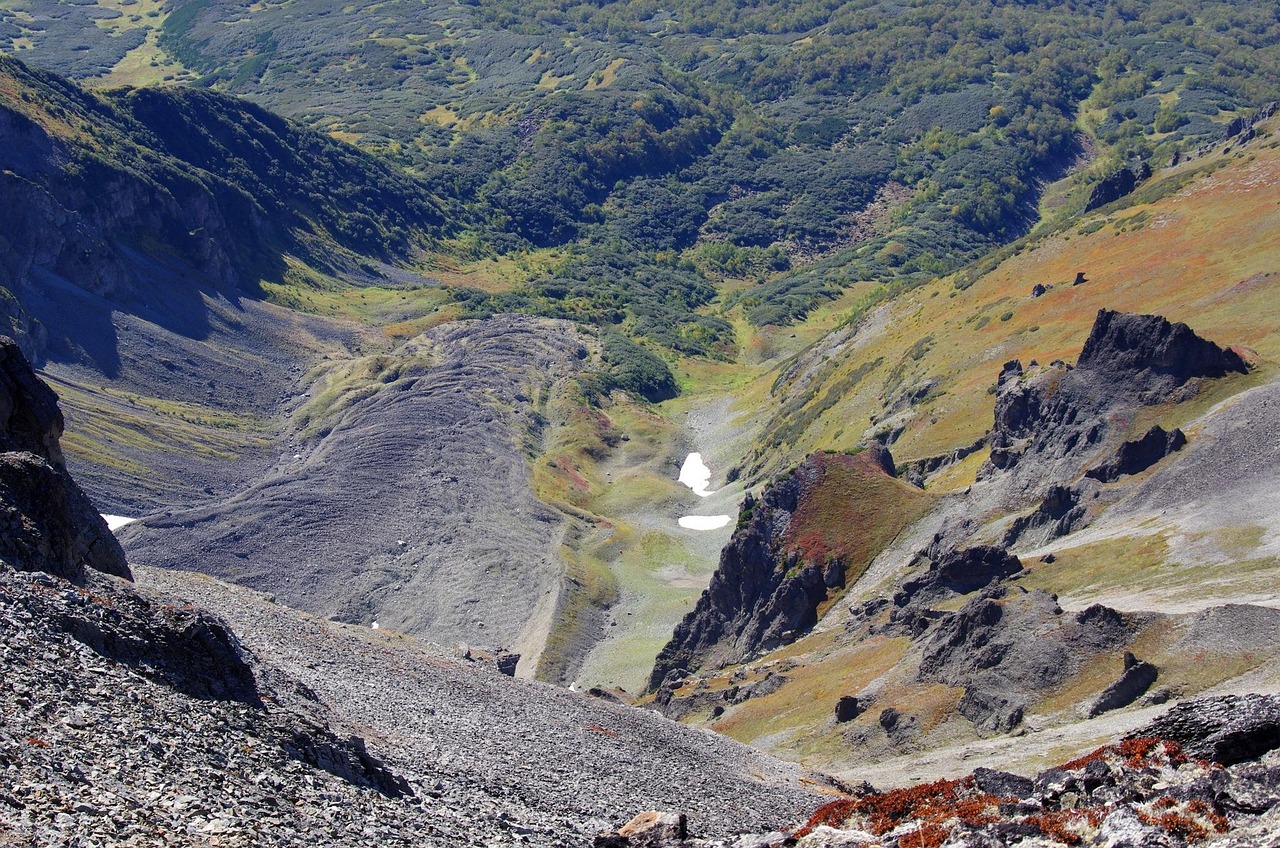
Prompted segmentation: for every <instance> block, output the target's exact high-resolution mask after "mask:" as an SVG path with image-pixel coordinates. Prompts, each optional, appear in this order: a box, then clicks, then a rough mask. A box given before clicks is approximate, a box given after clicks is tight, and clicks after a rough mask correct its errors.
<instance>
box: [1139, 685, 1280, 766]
mask: <svg viewBox="0 0 1280 848" xmlns="http://www.w3.org/2000/svg"><path fill="white" fill-rule="evenodd" d="M1132 735H1133V736H1135V737H1138V736H1154V737H1159V738H1161V739H1172V740H1173V741H1175V742H1178V743H1179V744H1181V745H1182V747H1183V748H1184V749H1185V750H1186V752H1187V753H1188V754H1190V755H1191V756H1193V757H1201V758H1203V759H1206V760H1212V761H1213V762H1216V763H1222V764H1223V765H1234V764H1236V763H1241V762H1244V761H1246V760H1252V759H1256V758H1257V757H1260V756H1262V755H1263V754H1265V753H1267V752H1268V751H1272V750H1275V749H1276V748H1280V696H1277V695H1258V694H1251V695H1220V696H1217V697H1211V698H1197V699H1196V700H1194V701H1188V702H1186V703H1182V704H1178V705H1177V706H1175V707H1174V708H1172V709H1171V710H1169V711H1168V712H1166V713H1165V714H1164V715H1162V716H1160V717H1159V718H1157V719H1156V720H1155V721H1153V722H1151V723H1150V724H1148V725H1146V726H1145V727H1143V728H1142V729H1141V730H1138V731H1136V732H1135V733H1134V734H1132Z"/></svg>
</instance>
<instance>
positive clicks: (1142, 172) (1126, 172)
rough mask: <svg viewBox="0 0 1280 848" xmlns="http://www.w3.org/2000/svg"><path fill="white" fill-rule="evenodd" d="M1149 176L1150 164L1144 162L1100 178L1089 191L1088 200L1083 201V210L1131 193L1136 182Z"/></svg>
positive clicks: (1094, 207) (1105, 203)
mask: <svg viewBox="0 0 1280 848" xmlns="http://www.w3.org/2000/svg"><path fill="white" fill-rule="evenodd" d="M1150 176H1151V166H1150V165H1148V164H1147V163H1146V162H1142V163H1141V164H1139V165H1137V166H1135V167H1134V168H1121V169H1120V170H1118V171H1116V172H1115V173H1113V174H1109V175H1107V176H1106V177H1104V178H1103V179H1102V181H1101V182H1099V183H1098V184H1097V185H1095V186H1094V187H1093V190H1092V191H1090V192H1089V200H1088V201H1087V202H1086V203H1085V206H1084V211H1086V212H1092V211H1093V210H1094V209H1097V208H1098V207H1100V206H1106V205H1107V204H1108V203H1113V202H1115V201H1117V200H1119V199H1120V198H1122V197H1124V196H1126V195H1129V194H1132V193H1133V190H1134V189H1135V188H1137V187H1138V183H1140V182H1142V181H1143V180H1145V179H1147V178H1148V177H1150Z"/></svg>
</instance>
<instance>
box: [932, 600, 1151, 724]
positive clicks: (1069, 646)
mask: <svg viewBox="0 0 1280 848" xmlns="http://www.w3.org/2000/svg"><path fill="white" fill-rule="evenodd" d="M1140 624H1141V618H1140V617H1134V616H1125V615H1122V614H1120V613H1117V612H1115V611H1114V610H1110V609H1107V608H1106V607H1090V608H1089V609H1087V610H1084V611H1082V612H1080V613H1078V614H1075V615H1072V614H1069V613H1065V612H1063V610H1062V608H1061V607H1059V606H1058V604H1057V599H1056V598H1055V597H1054V596H1052V595H1050V594H1049V593H1048V592H1045V591H1043V590H1039V589H1037V590H1035V591H1032V592H1025V591H1023V590H1020V589H1013V590H1009V589H1006V588H1004V587H993V588H990V589H987V590H986V591H984V592H983V593H982V594H980V595H978V596H977V597H975V598H974V599H972V600H970V601H969V602H968V603H966V604H965V605H964V606H963V607H962V608H961V609H960V610H959V611H958V612H956V613H954V614H951V615H948V616H947V617H945V618H943V619H941V620H940V621H939V623H938V624H937V625H936V626H935V627H934V628H933V630H932V632H931V635H930V636H929V637H928V640H927V641H926V642H925V644H924V650H923V653H922V654H921V658H920V668H919V677H920V679H921V680H933V681H938V682H942V683H946V684H947V685H949V686H963V687H965V695H964V698H963V700H964V702H965V703H966V707H965V708H964V709H962V710H961V714H962V715H965V717H966V718H969V719H970V721H972V722H973V723H974V724H975V726H977V727H978V728H979V729H980V730H986V731H992V732H1004V731H1007V730H1008V729H1010V728H1011V727H1013V726H1015V725H1016V724H1017V723H1018V721H1020V720H1021V714H1022V708H1023V707H1024V706H1025V705H1027V704H1028V703H1030V702H1031V701H1032V700H1034V699H1036V698H1038V697H1039V696H1040V695H1041V694H1042V693H1044V692H1046V691H1048V690H1050V689H1051V688H1053V687H1054V686H1056V685H1058V684H1060V683H1062V682H1063V681H1065V680H1066V679H1068V678H1069V677H1070V676H1071V675H1072V674H1074V673H1075V671H1076V670H1077V669H1078V668H1079V667H1080V665H1081V664H1082V663H1083V662H1084V661H1085V660H1087V659H1091V658H1092V657H1094V656H1096V655H1097V654H1098V653H1099V652H1102V651H1107V650H1116V649H1118V648H1120V647H1121V646H1123V645H1124V644H1126V643H1127V642H1128V641H1129V640H1130V639H1132V638H1133V635H1134V633H1135V632H1136V631H1137V629H1138V628H1139V626H1140ZM1029 634H1035V637H1034V638H1029ZM1144 689H1145V687H1144ZM1135 697H1136V695H1135ZM1130 700H1132V699H1130Z"/></svg>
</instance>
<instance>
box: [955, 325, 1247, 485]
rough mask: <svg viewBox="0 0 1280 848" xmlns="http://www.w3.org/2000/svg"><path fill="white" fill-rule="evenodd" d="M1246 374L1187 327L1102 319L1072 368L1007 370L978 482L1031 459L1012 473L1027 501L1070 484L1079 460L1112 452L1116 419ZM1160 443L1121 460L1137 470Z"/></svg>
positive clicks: (1239, 362)
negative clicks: (1206, 383)
mask: <svg viewBox="0 0 1280 848" xmlns="http://www.w3.org/2000/svg"><path fill="white" fill-rule="evenodd" d="M1247 370H1248V367H1247V365H1246V363H1245V362H1244V360H1243V359H1242V358H1241V357H1240V356H1239V355H1238V354H1237V353H1235V352H1234V351H1232V350H1225V349H1223V348H1221V347H1219V346H1218V345H1216V344H1214V343H1213V342H1210V341H1207V340H1205V339H1202V338H1201V337H1199V336H1197V335H1196V334H1195V333H1194V332H1192V330H1191V329H1190V328H1189V327H1188V326H1187V325H1185V324H1173V323H1170V322H1169V321H1167V320H1165V319H1164V318H1162V317H1160V316H1158V315H1131V314H1126V313H1119V312H1112V311H1110V310H1106V309H1103V310H1100V311H1099V312H1098V315H1097V318H1096V320H1095V321H1094V325H1093V329H1092V330H1091V332H1090V334H1089V338H1088V340H1087V341H1086V342H1085V345H1084V348H1083V350H1082V351H1081V353H1080V358H1079V360H1078V362H1077V364H1076V366H1075V367H1072V366H1070V365H1067V364H1066V363H1064V362H1062V361H1056V362H1053V363H1051V364H1050V365H1048V366H1042V367H1033V368H1032V369H1030V370H1027V369H1024V368H1023V366H1022V363H1020V362H1018V361H1016V360H1015V361H1012V362H1008V363H1006V364H1005V366H1004V368H1003V370H1002V371H1001V373H1000V377H999V380H998V382H997V387H996V402H995V414H994V423H993V425H992V428H991V433H990V440H989V443H990V447H991V456H990V460H989V461H988V463H987V464H986V465H985V466H984V467H983V469H982V470H981V471H980V472H979V476H980V477H982V478H983V479H986V478H990V477H992V476H994V475H995V474H997V473H999V472H1009V471H1013V470H1015V469H1019V466H1020V464H1022V463H1023V462H1024V460H1028V459H1033V460H1034V461H1032V462H1030V464H1029V466H1028V467H1027V468H1025V469H1024V470H1020V471H1019V472H1018V475H1017V479H1018V480H1020V481H1021V483H1020V486H1015V488H1023V489H1026V490H1028V492H1027V493H1030V490H1033V489H1038V490H1039V491H1044V486H1045V484H1046V483H1048V484H1050V485H1053V484H1057V485H1068V484H1070V483H1071V482H1072V481H1074V480H1075V479H1076V478H1077V476H1078V475H1079V470H1078V469H1079V465H1080V463H1081V461H1082V460H1086V461H1087V460H1089V459H1090V458H1091V457H1093V456H1095V455H1096V454H1098V453H1099V452H1100V451H1102V450H1103V449H1105V447H1106V446H1107V445H1108V444H1115V441H1116V440H1117V434H1116V433H1115V432H1114V430H1115V426H1116V425H1115V423H1114V420H1115V418H1116V416H1117V414H1118V413H1121V412H1123V411H1125V410H1127V409H1133V408H1136V407H1138V406H1141V405H1145V404H1154V403H1163V402H1166V401H1168V400H1180V399H1185V398H1188V397H1191V396H1192V395H1194V394H1195V392H1196V390H1197V383H1198V381H1199V380H1201V379H1206V378H1215V377H1222V376H1225V375H1227V374H1232V373H1244V372H1246V371H1247ZM1161 432H1163V431H1161ZM1158 436H1159V434H1154V435H1153V434H1151V433H1149V434H1148V436H1147V437H1144V438H1143V439H1142V440H1139V441H1140V442H1142V444H1141V445H1140V446H1135V447H1132V448H1128V449H1123V448H1122V449H1120V450H1119V453H1118V454H1117V456H1119V455H1120V454H1123V455H1124V456H1125V457H1126V458H1125V460H1124V462H1126V463H1130V464H1137V463H1138V462H1139V460H1141V459H1144V458H1148V457H1149V456H1150V451H1154V450H1155V448H1156V447H1158V446H1157V445H1156V444H1155V441H1156V440H1157V438H1158ZM1148 437H1149V438H1150V439H1151V444H1147V439H1148ZM1170 438H1171V440H1169V441H1166V447H1167V448H1168V449H1173V448H1172V445H1173V444H1175V443H1176V442H1177V437H1176V436H1171V437H1170ZM1093 461H1094V462H1096V460H1093ZM1126 467H1128V466H1126ZM1100 473H1104V472H1100ZM1106 473H1109V472H1106Z"/></svg>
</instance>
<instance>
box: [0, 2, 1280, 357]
mask: <svg viewBox="0 0 1280 848" xmlns="http://www.w3.org/2000/svg"><path fill="white" fill-rule="evenodd" d="M22 5H23V8H28V9H35V8H43V7H44V6H45V5H47V0H22ZM59 8H60V9H63V11H62V12H61V13H60V14H62V15H63V16H64V17H66V16H67V15H72V16H74V15H76V14H84V15H89V14H90V11H91V10H93V9H97V8H99V7H96V6H92V7H80V6H77V7H72V9H73V10H74V9H80V10H81V11H80V12H75V11H67V10H66V9H64V8H63V7H61V6H59ZM3 15H4V16H3V18H2V19H0V38H3V37H4V36H6V35H7V36H8V37H9V38H10V39H15V38H20V37H25V38H30V39H32V41H33V42H34V43H35V49H33V50H31V51H27V53H28V54H29V55H31V56H33V57H35V58H38V59H39V60H41V61H43V62H45V63H47V64H48V65H50V66H52V67H55V68H61V69H63V70H68V71H72V72H77V73H81V74H88V73H91V72H92V69H91V68H89V67H88V66H87V65H86V62H85V57H84V56H82V55H80V54H81V53H84V52H85V51H76V50H73V49H72V47H73V46H68V45H67V44H61V45H60V44H58V43H55V41H56V40H55V39H54V37H53V36H54V34H55V33H56V32H58V31H61V30H59V29H58V27H59V26H61V24H57V25H51V28H50V29H48V31H47V32H46V33H45V34H44V35H41V33H39V32H36V31H34V30H33V29H32V26H33V25H30V24H24V23H23V20H22V19H21V18H19V17H15V16H14V15H13V14H12V13H11V12H7V13H3ZM59 20H62V19H61V18H60V19H59ZM154 23H155V22H154V20H151V21H150V22H149V20H148V19H145V18H143V19H141V20H140V21H139V22H138V23H137V26H138V27H145V26H148V25H154ZM132 31H133V30H130V29H128V28H127V27H126V28H124V29H123V30H121V38H122V39H123V38H125V37H126V36H128V33H130V32H132ZM128 37H129V38H133V36H128ZM127 43H132V42H126V41H121V43H120V45H118V46H120V47H125V46H126V44H127ZM95 44H96V42H95ZM160 44H161V45H162V46H163V47H164V48H165V49H166V50H167V51H168V52H169V53H170V54H172V55H173V56H175V57H176V58H177V59H179V60H180V61H181V62H182V63H183V64H184V65H185V66H186V67H187V68H190V69H192V70H193V71H195V72H197V73H198V74H199V75H200V84H201V85H205V86H210V87H214V88H218V89H223V90H227V91H230V92H234V93H239V94H244V95H247V96H249V97H251V98H254V99H256V100H258V101H259V102H262V103H264V104H267V105H269V106H270V107H272V108H275V109H278V110H281V111H283V112H284V113H286V114H288V115H290V116H292V117H295V118H297V119H300V120H301V121H303V122H305V123H309V124H311V125H313V126H315V127H318V128H321V129H324V130H327V131H329V132H332V133H335V134H338V135H339V137H342V138H349V139H350V140H353V141H355V142H356V143H357V144H358V145H360V146H362V147H363V148H365V149H366V150H367V151H370V152H373V153H375V154H377V155H380V156H383V157H385V158H387V159H388V160H390V161H392V162H394V163H396V164H398V165H399V166H400V167H401V168H402V169H404V171H405V172H406V173H408V174H411V175H413V176H414V177H416V179H417V181H418V183H419V184H420V185H422V186H424V188H423V190H422V194H423V196H424V197H425V198H428V200H426V201H424V203H426V205H425V206H423V207H421V208H419V209H415V208H409V207H404V208H400V209H397V210H395V212H394V214H393V215H392V220H390V221H382V222H379V223H377V225H375V224H374V223H373V222H371V221H370V220H369V215H370V214H372V213H374V211H375V209H376V208H378V206H379V205H380V204H381V203H382V200H383V199H380V198H378V197H377V196H376V194H373V195H364V196H360V197H353V198H350V200H351V203H350V204H348V203H347V202H346V201H347V200H348V198H344V197H341V196H338V197H335V198H334V201H333V204H332V206H333V209H334V210H335V212H334V214H336V209H337V208H338V207H339V206H341V207H342V209H344V210H347V209H349V210H350V211H349V212H344V213H343V217H347V216H350V217H351V220H349V221H346V220H344V221H341V222H335V226H336V227H338V228H339V231H340V232H342V233H343V234H344V237H346V238H348V239H350V240H352V241H353V243H357V244H361V243H367V244H368V245H369V246H370V248H377V249H380V250H381V249H394V248H397V247H398V246H400V245H402V244H403V242H404V238H403V236H402V232H405V231H407V230H408V229H411V223H410V222H411V221H412V220H413V216H414V215H415V214H418V213H422V214H428V215H429V216H431V217H432V220H435V219H436V217H438V215H439V214H441V213H443V214H444V215H445V216H446V217H447V219H448V221H449V223H450V226H451V227H453V228H454V229H455V230H456V231H457V232H459V233H462V234H464V235H465V238H464V239H463V240H462V242H459V243H465V244H467V245H469V248H468V249H469V250H471V251H473V252H478V253H479V254H480V255H484V254H511V253H516V254H521V253H528V252H531V251H538V250H541V249H544V248H555V249H558V250H560V251H563V252H564V253H565V257H566V258H562V259H561V260H558V261H556V262H553V263H551V264H550V267H549V270H548V271H547V272H546V273H545V274H542V275H540V276H538V277H536V278H534V279H533V280H532V281H531V282H528V283H527V284H522V285H521V286H520V287H518V288H517V289H516V290H514V291H507V292H503V293H498V294H493V293H487V294H486V293H483V292H479V291H472V290H459V291H458V292H457V297H458V299H459V301H460V302H461V303H462V304H463V306H464V308H465V309H466V310H467V311H468V313H469V314H484V313H486V312H492V311H495V310H512V309H514V310H519V311H527V312H536V313H540V314H547V315H557V316H564V317H569V318H573V319H575V320H580V321H584V322H588V323H592V324H596V325H599V326H602V327H611V328H616V329H619V330H621V331H623V332H624V333H626V334H629V335H630V336H631V337H633V338H643V339H647V340H649V341H650V342H652V343H655V344H657V345H659V346H661V347H665V348H668V349H670V350H672V351H677V352H680V353H686V354H694V355H717V354H720V353H723V352H725V351H727V350H729V349H730V347H731V345H732V341H733V339H732V332H731V329H730V327H729V325H728V324H726V323H725V322H723V321H722V320H720V319H718V318H713V317H709V315H708V305H709V304H710V303H711V302H712V301H713V300H714V299H715V298H716V297H717V294H716V287H717V284H718V283H719V282H720V281H721V280H722V279H724V278H733V279H735V280H740V281H745V288H744V284H743V283H738V284H736V285H735V287H734V288H735V290H737V291H738V293H737V294H736V295H735V296H734V300H733V303H739V304H741V305H742V307H743V308H744V310H745V313H746V315H747V317H748V318H749V320H750V321H752V322H753V323H755V324H759V325H763V324H769V323H786V322H788V321H792V320H795V319H797V318H801V317H803V316H804V315H805V314H806V313H807V312H808V310H810V309H811V308H813V306H814V305H815V304H817V303H819V302H821V301H823V300H824V299H827V298H830V297H832V296H834V295H836V294H837V293H839V292H840V291H841V290H842V289H843V288H844V287H846V286H848V285H849V284H851V283H855V282H860V281H871V282H874V283H877V284H879V285H880V286H881V287H882V288H881V289H880V290H879V293H878V294H872V295H871V296H870V297H871V298H873V299H874V298H877V297H880V298H883V297H886V296H889V295H890V294H892V293H893V292H895V291H900V290H901V289H903V288H906V287H910V286H913V285H916V284H918V283H920V282H922V281H924V280H927V279H930V278H932V277H934V276H937V275H939V274H945V273H948V272H950V271H953V270H955V269H957V268H959V267H961V266H963V265H965V264H966V263H969V262H971V261H973V260H975V259H977V258H978V257H980V256H982V255H983V254H985V253H987V252H989V251H990V250H991V249H992V248H993V247H996V246H999V245H1001V244H1006V243H1008V242H1010V241H1012V240H1014V239H1016V238H1018V237H1019V236H1021V235H1023V234H1025V233H1026V232H1028V231H1029V229H1030V228H1031V227H1032V226H1033V225H1034V224H1035V223H1036V222H1037V220H1039V216H1040V211H1039V208H1038V206H1039V201H1040V199H1041V192H1042V190H1043V187H1044V186H1045V185H1046V184H1047V182H1048V181H1051V180H1053V179H1056V178H1058V177H1060V176H1062V175H1063V174H1065V173H1067V170H1068V168H1069V167H1070V166H1072V165H1074V164H1078V160H1080V159H1081V157H1082V154H1083V153H1085V152H1086V151H1089V152H1091V153H1096V155H1097V156H1098V158H1097V159H1096V161H1095V162H1094V164H1093V167H1092V168H1084V169H1082V170H1081V171H1080V173H1079V175H1078V176H1077V177H1076V179H1077V180H1079V181H1080V183H1081V185H1082V186H1083V185H1085V184H1087V182H1088V181H1090V180H1094V179H1097V178H1100V177H1101V176H1103V175H1104V174H1105V172H1106V171H1107V169H1109V168H1115V167H1119V166H1121V165H1123V164H1124V163H1126V162H1130V161H1133V160H1138V159H1142V160H1153V161H1154V162H1155V164H1160V163H1161V162H1162V161H1165V160H1167V158H1168V157H1169V156H1170V155H1171V154H1172V152H1173V151H1174V150H1175V149H1179V148H1187V147H1194V146H1197V145H1200V144H1202V143H1204V142H1206V141H1209V140H1215V139H1217V138H1219V137H1221V135H1222V125H1223V123H1224V122H1225V121H1226V119H1227V117H1229V116H1230V115H1231V114H1234V113H1236V112H1238V111H1240V110H1243V109H1247V108H1249V107H1251V106H1255V105H1258V104H1260V103H1262V102H1265V101H1267V100H1270V99H1274V98H1277V97H1280V23H1278V22H1277V18H1276V16H1275V13H1274V7H1273V5H1271V4H1266V3H1260V2H1251V3H1234V2H1210V0H1155V1H1154V2H1137V0H1073V2H1068V3H1062V2H1056V0H1052V1H1051V0H1037V1H1036V2H1018V3H1013V2H1005V1H1004V0H957V2H950V3H942V2H933V0H928V2H926V0H912V2H906V3H903V2H881V1H880V0H848V2H836V0H785V2H781V3H779V2H772V1H771V2H763V0H759V1H758V2H751V0H747V2H743V0H671V2H667V0H664V2H663V3H658V2H656V0H622V2H616V3H607V4H599V3H595V2H577V0H552V2H549V3H546V4H542V5H540V6H538V7H533V6H530V5H528V4H527V3H521V2H518V0H495V1H494V2H488V0H486V2H484V3H480V2H476V0H463V2H458V3H455V2H449V1H448V0H432V2H426V3H422V2H416V0H415V2H409V0H390V2H387V3H381V4H379V5H378V6H376V7H374V8H372V9H367V8H365V7H361V6H343V5H341V4H338V3H336V2H334V0H294V2H290V3H286V4H279V5H276V4H265V5H260V6H255V7H253V11H252V12H251V13H249V14H246V13H245V11H244V7H243V5H242V4H239V3H236V2H232V0H191V2H188V3H185V4H180V5H177V6H176V7H174V9H173V10H172V11H171V12H170V14H169V15H168V17H167V19H165V20H164V22H163V27H162V30H161V34H160ZM102 49H105V48H101V47H100V46H99V47H93V48H92V50H91V51H90V52H92V51H93V50H98V51H99V52H100V51H101V50H102ZM95 55H96V54H95ZM94 67H96V66H94ZM259 120H260V119H259ZM205 129H208V130H210V131H212V129H213V128H205ZM353 161H354V160H353ZM236 176H237V177H239V176H244V177H246V178H248V179H254V180H258V181H259V182H261V180H262V177H263V175H262V174H260V173H247V174H243V175H240V174H237V175H236ZM1081 193H1082V192H1076V193H1075V194H1076V195H1079V194H1081ZM320 194H321V195H324V193H323V192H320ZM1072 196H1073V197H1074V196H1075V195H1072ZM1080 202H1082V201H1080ZM1072 209H1073V207H1072V206H1071V203H1068V204H1067V205H1066V206H1065V207H1064V208H1063V209H1062V211H1061V214H1066V213H1069V212H1070V211H1072ZM375 217H376V215H375ZM344 228H345V229H344ZM361 239H364V240H365V241H364V242H362V241H361ZM729 305H732V304H729Z"/></svg>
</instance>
